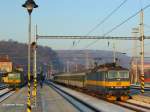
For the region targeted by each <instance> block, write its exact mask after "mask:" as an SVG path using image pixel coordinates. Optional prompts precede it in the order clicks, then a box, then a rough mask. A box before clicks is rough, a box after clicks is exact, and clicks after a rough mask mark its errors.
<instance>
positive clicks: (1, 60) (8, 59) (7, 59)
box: [0, 55, 12, 62]
mask: <svg viewBox="0 0 150 112" xmlns="http://www.w3.org/2000/svg"><path fill="white" fill-rule="evenodd" d="M0 62H12V61H11V59H10V58H9V57H8V55H6V56H0Z"/></svg>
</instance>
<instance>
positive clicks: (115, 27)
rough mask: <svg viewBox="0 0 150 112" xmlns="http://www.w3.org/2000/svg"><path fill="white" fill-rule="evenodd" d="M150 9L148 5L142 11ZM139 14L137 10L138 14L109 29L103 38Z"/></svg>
mask: <svg viewBox="0 0 150 112" xmlns="http://www.w3.org/2000/svg"><path fill="white" fill-rule="evenodd" d="M149 7H150V4H148V5H147V6H145V7H144V8H143V9H142V10H145V9H147V8H149ZM140 12H141V10H139V11H138V12H136V13H134V14H133V15H131V16H130V17H128V18H127V19H126V20H124V21H123V22H121V23H120V24H118V25H116V26H114V27H113V28H112V29H110V30H109V31H108V32H106V33H105V34H104V35H103V36H104V37H105V36H106V35H108V34H110V33H111V32H113V31H114V30H116V29H117V28H119V27H120V26H122V25H123V24H124V23H126V22H128V21H129V20H130V19H132V18H133V17H135V16H136V15H138V14H139V13H140ZM98 41H99V40H95V41H94V42H92V43H90V44H88V45H87V46H86V47H85V48H88V47H89V46H91V45H93V44H95V43H96V42H98Z"/></svg>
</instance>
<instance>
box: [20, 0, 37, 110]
mask: <svg viewBox="0 0 150 112" xmlns="http://www.w3.org/2000/svg"><path fill="white" fill-rule="evenodd" d="M22 7H24V8H26V9H27V11H28V13H29V29H28V30H29V32H28V35H29V42H28V96H27V112H31V99H30V87H31V85H30V72H31V71H30V58H31V57H30V55H31V54H30V52H31V48H30V46H31V13H32V11H33V9H34V8H37V7H38V5H37V4H36V3H35V2H34V0H27V1H26V2H25V3H24V4H23V5H22Z"/></svg>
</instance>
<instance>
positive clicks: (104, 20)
mask: <svg viewBox="0 0 150 112" xmlns="http://www.w3.org/2000/svg"><path fill="white" fill-rule="evenodd" d="M127 1H128V0H124V1H123V2H121V4H119V6H117V7H116V8H115V9H114V10H112V11H111V12H110V13H109V14H108V15H107V16H106V17H104V19H103V20H102V21H101V22H100V23H98V24H97V25H95V26H94V27H93V28H92V29H91V30H90V31H89V32H88V33H87V34H86V36H88V35H89V34H90V33H92V32H93V31H94V30H96V29H97V28H98V27H100V26H101V25H102V24H104V23H105V22H106V21H107V20H108V19H109V18H110V17H111V16H112V15H113V14H114V13H115V12H117V11H118V10H119V9H120V8H121V7H122V6H123V5H124V4H125V3H126V2H127ZM79 42H80V40H79V41H78V42H77V44H78V43H79Z"/></svg>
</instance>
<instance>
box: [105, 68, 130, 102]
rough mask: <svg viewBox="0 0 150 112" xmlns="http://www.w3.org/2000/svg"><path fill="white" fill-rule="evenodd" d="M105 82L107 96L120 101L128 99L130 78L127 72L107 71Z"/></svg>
mask: <svg viewBox="0 0 150 112" xmlns="http://www.w3.org/2000/svg"><path fill="white" fill-rule="evenodd" d="M106 80H107V81H106V86H107V88H108V92H109V95H113V96H114V97H115V98H117V99H121V100H127V99H128V98H129V97H128V96H129V95H128V94H129V90H130V77H129V71H128V70H126V69H123V70H121V69H120V70H109V71H108V74H107V78H106Z"/></svg>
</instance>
